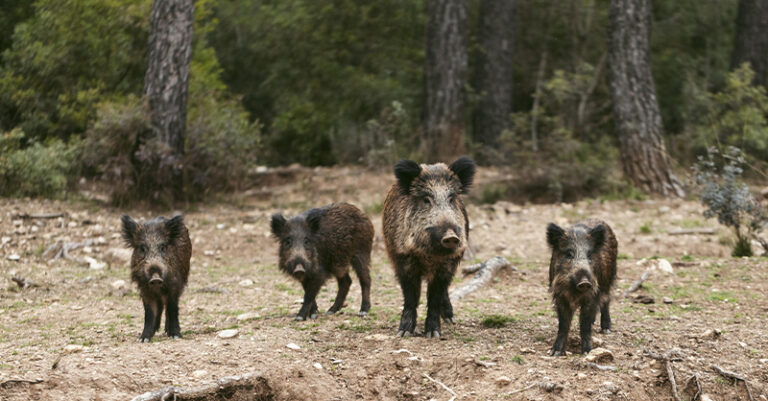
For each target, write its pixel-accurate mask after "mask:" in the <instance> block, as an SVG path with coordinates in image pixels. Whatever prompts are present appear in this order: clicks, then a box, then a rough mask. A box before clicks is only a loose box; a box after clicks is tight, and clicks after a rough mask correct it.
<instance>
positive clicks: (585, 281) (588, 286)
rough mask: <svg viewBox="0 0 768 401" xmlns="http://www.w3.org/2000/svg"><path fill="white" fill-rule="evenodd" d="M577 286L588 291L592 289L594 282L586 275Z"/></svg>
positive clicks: (580, 289)
mask: <svg viewBox="0 0 768 401" xmlns="http://www.w3.org/2000/svg"><path fill="white" fill-rule="evenodd" d="M576 288H578V289H579V291H587V290H590V289H592V283H590V282H589V279H588V278H586V277H584V278H582V279H581V281H579V283H578V284H576Z"/></svg>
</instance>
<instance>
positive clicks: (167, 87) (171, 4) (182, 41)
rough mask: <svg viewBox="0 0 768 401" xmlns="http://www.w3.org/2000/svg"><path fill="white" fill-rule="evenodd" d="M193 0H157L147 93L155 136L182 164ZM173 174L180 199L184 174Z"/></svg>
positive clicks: (147, 77) (150, 35)
mask: <svg viewBox="0 0 768 401" xmlns="http://www.w3.org/2000/svg"><path fill="white" fill-rule="evenodd" d="M194 22H195V19H194V1H193V0H155V2H154V4H153V6H152V17H151V22H150V24H151V25H150V33H149V46H148V47H149V48H148V51H147V72H146V75H145V77H144V90H143V94H144V96H145V98H146V99H147V102H148V105H149V121H150V125H151V130H152V133H151V135H152V137H151V138H142V139H143V141H144V142H146V140H147V139H155V140H157V141H158V142H160V143H161V144H164V145H166V146H167V147H168V149H169V150H170V157H171V158H172V159H173V160H174V161H176V163H171V164H178V163H180V160H181V158H182V156H183V155H184V136H185V135H184V134H185V130H186V121H187V89H188V87H189V64H190V61H191V59H192V34H193V30H194ZM173 170H179V171H174V172H172V174H173V179H172V180H173V186H174V188H173V190H174V192H175V196H174V197H175V198H176V199H178V196H179V195H180V191H181V188H182V181H181V180H182V174H181V171H180V168H179V169H176V168H174V169H173Z"/></svg>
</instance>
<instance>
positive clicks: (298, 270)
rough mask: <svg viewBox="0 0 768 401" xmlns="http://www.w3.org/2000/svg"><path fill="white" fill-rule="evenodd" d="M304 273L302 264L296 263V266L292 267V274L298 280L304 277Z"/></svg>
mask: <svg viewBox="0 0 768 401" xmlns="http://www.w3.org/2000/svg"><path fill="white" fill-rule="evenodd" d="M304 273H306V270H305V269H304V265H302V264H301V263H299V264H297V265H296V267H294V268H293V276H294V277H296V278H297V279H298V280H301V279H303V278H304Z"/></svg>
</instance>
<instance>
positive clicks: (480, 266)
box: [450, 256, 517, 302]
mask: <svg viewBox="0 0 768 401" xmlns="http://www.w3.org/2000/svg"><path fill="white" fill-rule="evenodd" d="M503 268H509V269H513V270H517V269H515V268H514V267H513V266H512V265H510V264H509V262H507V260H506V259H504V258H503V257H501V256H494V257H492V258H490V259H488V260H486V261H485V262H483V263H477V264H474V265H471V266H467V267H464V268H463V269H461V271H462V273H464V274H471V273H475V276H474V277H472V279H471V280H469V282H468V283H467V284H465V285H463V286H461V287H459V288H457V289H455V290H453V291H451V295H450V296H451V302H456V301H458V300H460V299H461V298H464V297H465V296H467V295H469V294H470V293H472V292H474V291H477V290H478V289H479V288H480V287H482V286H484V285H485V284H487V283H488V282H489V281H491V279H493V277H494V276H495V275H496V273H498V271H499V270H501V269H503Z"/></svg>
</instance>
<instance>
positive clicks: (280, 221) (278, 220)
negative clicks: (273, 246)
mask: <svg viewBox="0 0 768 401" xmlns="http://www.w3.org/2000/svg"><path fill="white" fill-rule="evenodd" d="M285 223H286V220H285V217H283V215H282V214H280V213H275V214H273V215H272V220H271V221H270V226H271V228H272V234H274V238H275V239H279V237H280V234H281V233H282V232H283V228H284V227H285Z"/></svg>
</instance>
